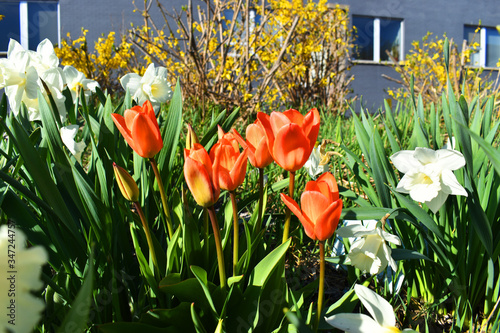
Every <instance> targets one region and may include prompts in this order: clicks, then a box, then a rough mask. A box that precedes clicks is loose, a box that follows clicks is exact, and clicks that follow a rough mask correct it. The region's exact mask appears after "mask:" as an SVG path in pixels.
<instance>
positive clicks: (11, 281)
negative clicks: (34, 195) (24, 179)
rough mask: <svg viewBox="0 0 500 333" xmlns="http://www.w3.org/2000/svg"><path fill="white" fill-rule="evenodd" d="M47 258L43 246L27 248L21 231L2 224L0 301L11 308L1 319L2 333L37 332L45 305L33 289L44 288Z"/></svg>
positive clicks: (5, 307) (8, 308)
mask: <svg viewBox="0 0 500 333" xmlns="http://www.w3.org/2000/svg"><path fill="white" fill-rule="evenodd" d="M9 231H11V232H10V233H9ZM9 250H10V251H9ZM47 260H48V254H47V251H46V250H45V249H44V248H43V247H41V246H32V247H30V248H26V236H25V235H24V234H23V232H22V231H21V230H19V229H9V227H8V226H7V225H3V226H1V227H0V290H1V291H2V292H1V293H0V304H2V308H3V310H4V311H6V309H7V317H6V316H5V314H3V316H2V317H3V318H2V320H0V332H7V331H9V332H15V333H25V332H33V327H34V326H35V325H36V324H37V323H38V321H39V320H40V317H41V312H42V311H43V309H44V307H45V304H44V302H43V301H42V300H41V299H40V298H39V297H36V296H35V295H34V294H32V293H31V292H32V291H38V290H40V289H41V288H42V287H43V282H42V281H41V280H40V275H41V272H42V266H43V265H44V264H45V263H47Z"/></svg>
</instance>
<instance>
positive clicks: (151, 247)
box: [133, 201, 160, 277]
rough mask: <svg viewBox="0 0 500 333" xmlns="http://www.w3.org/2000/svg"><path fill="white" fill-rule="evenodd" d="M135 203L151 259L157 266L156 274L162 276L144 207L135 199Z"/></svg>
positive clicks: (155, 266)
mask: <svg viewBox="0 0 500 333" xmlns="http://www.w3.org/2000/svg"><path fill="white" fill-rule="evenodd" d="M133 204H134V208H135V210H136V211H137V214H138V215H139V218H140V219H141V222H142V228H143V229H144V233H145V234H146V240H147V241H148V247H149V255H150V256H151V259H152V260H153V266H154V268H155V275H156V276H157V277H160V271H159V266H158V260H157V259H156V252H155V247H154V244H153V238H152V237H151V231H150V230H149V225H148V222H147V221H146V217H145V216H144V213H143V212H142V208H141V206H140V205H139V203H138V202H137V201H134V202H133Z"/></svg>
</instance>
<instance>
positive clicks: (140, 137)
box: [130, 113, 163, 158]
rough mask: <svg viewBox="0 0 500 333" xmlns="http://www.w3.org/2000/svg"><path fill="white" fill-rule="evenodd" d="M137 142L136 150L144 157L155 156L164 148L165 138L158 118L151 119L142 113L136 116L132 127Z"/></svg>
mask: <svg viewBox="0 0 500 333" xmlns="http://www.w3.org/2000/svg"><path fill="white" fill-rule="evenodd" d="M130 131H131V133H132V138H133V140H134V144H135V149H134V150H135V152H136V153H137V154H139V155H140V156H142V157H144V158H151V157H153V156H155V155H156V154H157V153H158V152H159V151H160V150H161V149H162V148H163V140H162V138H161V136H160V129H159V128H158V122H156V119H155V120H154V122H153V121H151V119H150V118H148V117H147V116H146V115H144V114H142V113H140V114H138V115H137V116H136V117H135V120H134V123H133V124H132V128H131V129H130Z"/></svg>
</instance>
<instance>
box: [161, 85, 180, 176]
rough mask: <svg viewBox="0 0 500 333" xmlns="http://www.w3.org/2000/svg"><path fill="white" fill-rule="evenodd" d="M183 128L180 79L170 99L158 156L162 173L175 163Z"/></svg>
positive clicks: (165, 172)
mask: <svg viewBox="0 0 500 333" xmlns="http://www.w3.org/2000/svg"><path fill="white" fill-rule="evenodd" d="M181 129H182V93H181V86H180V83H179V80H177V84H176V85H175V90H174V94H173V95H172V99H171V101H170V107H169V110H168V114H167V116H166V118H165V125H164V126H162V130H163V148H162V150H161V152H160V154H159V156H158V165H159V168H160V170H162V175H163V174H165V175H167V174H168V173H169V172H170V171H171V170H172V169H173V165H174V159H175V156H176V154H177V145H178V143H179V137H180V134H181Z"/></svg>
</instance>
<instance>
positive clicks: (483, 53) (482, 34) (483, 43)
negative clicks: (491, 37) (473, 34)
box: [465, 25, 498, 68]
mask: <svg viewBox="0 0 500 333" xmlns="http://www.w3.org/2000/svg"><path fill="white" fill-rule="evenodd" d="M465 27H471V26H470V25H465ZM487 29H494V28H493V27H479V52H478V53H479V64H478V65H474V64H472V65H471V66H473V67H486V63H487V61H488V59H487V50H488V44H487V34H486V31H487ZM467 43H469V41H468V40H467ZM487 68H498V67H496V66H495V67H490V66H489V67H487Z"/></svg>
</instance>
